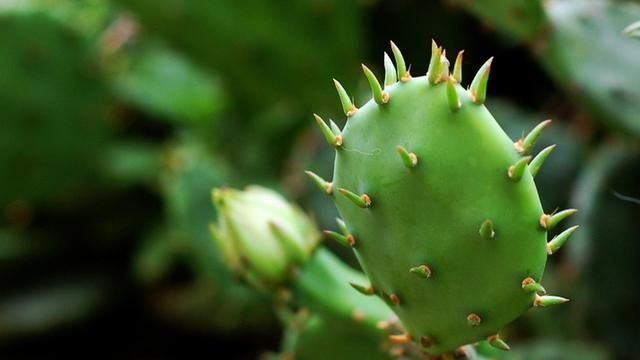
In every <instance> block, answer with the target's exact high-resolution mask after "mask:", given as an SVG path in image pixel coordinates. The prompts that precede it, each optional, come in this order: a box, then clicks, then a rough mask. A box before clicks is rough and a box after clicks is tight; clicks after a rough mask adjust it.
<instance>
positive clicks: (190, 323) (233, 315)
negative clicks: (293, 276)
mask: <svg viewBox="0 0 640 360" xmlns="http://www.w3.org/2000/svg"><path fill="white" fill-rule="evenodd" d="M164 165H165V167H164V169H163V171H162V173H161V189H162V194H163V197H164V200H165V207H166V208H165V211H166V227H163V228H160V229H159V230H157V231H155V232H154V234H153V235H152V236H151V237H149V238H148V239H147V241H146V242H145V243H144V245H143V246H142V247H141V248H140V251H139V254H138V257H137V260H136V262H135V264H134V265H135V267H134V270H135V272H136V275H137V277H138V278H139V279H140V280H141V281H142V282H143V283H145V284H147V285H155V287H156V290H155V291H153V294H154V295H153V300H151V306H152V307H153V308H154V309H155V310H156V311H157V312H158V315H160V316H162V317H166V318H170V319H172V320H173V321H174V322H176V323H179V324H183V325H184V326H187V327H191V328H194V327H195V328H206V329H211V328H212V329H218V330H226V331H232V330H236V331H237V330H239V329H241V328H242V327H243V326H249V327H251V328H253V329H254V330H259V329H264V328H265V327H266V326H268V325H269V324H270V323H272V321H273V319H272V315H271V309H270V307H269V306H267V302H266V301H265V299H263V298H262V297H261V296H260V295H258V294H257V293H256V292H255V291H253V290H252V289H250V288H248V287H246V286H244V285H243V284H241V283H239V281H238V280H237V279H236V277H235V276H234V275H233V274H232V273H231V272H230V271H229V270H228V269H227V267H226V266H225V264H224V262H223V260H222V257H221V256H220V254H219V253H218V249H217V247H216V246H215V243H214V241H213V239H212V237H211V234H210V233H209V228H208V225H209V223H210V222H214V221H215V219H216V217H215V209H214V207H213V205H212V203H211V190H212V189H213V187H216V186H222V185H224V184H225V183H226V182H227V181H228V179H229V172H230V170H229V169H228V168H227V166H226V164H224V163H223V162H221V161H219V160H217V159H215V158H214V157H213V156H211V155H209V154H208V152H207V150H206V147H204V146H203V145H202V144H200V143H198V142H197V141H195V140H194V139H192V138H187V139H184V140H183V141H181V142H179V143H177V144H175V145H174V146H172V147H171V148H170V149H169V150H168V151H167V153H166V155H165V161H164ZM176 272H179V273H182V277H181V278H180V279H181V280H179V281H177V282H169V283H167V282H168V281H169V280H170V279H171V278H172V277H173V276H174V274H175V273H176ZM159 284H166V285H165V286H164V287H163V288H158V285H159Z"/></svg>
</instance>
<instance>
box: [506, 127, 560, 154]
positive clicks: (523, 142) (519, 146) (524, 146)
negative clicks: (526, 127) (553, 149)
mask: <svg viewBox="0 0 640 360" xmlns="http://www.w3.org/2000/svg"><path fill="white" fill-rule="evenodd" d="M550 124H551V120H545V121H543V122H541V123H540V124H538V125H537V126H536V127H534V128H533V129H532V130H531V131H530V132H529V133H528V134H527V136H525V137H523V138H521V139H520V140H518V141H516V142H514V143H513V147H514V148H515V149H516V151H518V152H519V153H520V154H522V155H528V154H529V153H530V152H531V150H532V149H533V147H534V146H535V145H536V142H537V141H538V139H539V138H540V135H541V134H542V131H543V130H544V129H546V128H547V127H548V126H549V125H550Z"/></svg>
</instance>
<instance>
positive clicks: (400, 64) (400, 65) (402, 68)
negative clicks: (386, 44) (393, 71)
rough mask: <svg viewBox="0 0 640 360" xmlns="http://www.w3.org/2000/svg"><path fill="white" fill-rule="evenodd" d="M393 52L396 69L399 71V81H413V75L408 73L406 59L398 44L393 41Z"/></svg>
mask: <svg viewBox="0 0 640 360" xmlns="http://www.w3.org/2000/svg"><path fill="white" fill-rule="evenodd" d="M391 51H392V52H393V56H394V57H395V58H396V67H397V69H398V79H400V81H401V82H407V81H409V80H411V74H409V71H407V66H406V65H405V62H404V57H403V56H402V53H401V52H400V49H399V48H398V47H397V46H396V44H395V43H394V42H393V41H391Z"/></svg>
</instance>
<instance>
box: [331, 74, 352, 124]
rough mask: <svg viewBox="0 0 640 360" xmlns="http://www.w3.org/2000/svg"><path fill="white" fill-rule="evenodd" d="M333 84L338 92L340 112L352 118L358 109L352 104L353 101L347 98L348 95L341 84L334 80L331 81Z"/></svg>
mask: <svg viewBox="0 0 640 360" xmlns="http://www.w3.org/2000/svg"><path fill="white" fill-rule="evenodd" d="M333 83H334V84H335V86H336V90H337V91H338V97H340V103H341V104H342V110H343V111H344V114H345V115H347V117H351V116H353V115H354V114H355V113H356V111H358V108H357V107H356V106H355V105H354V104H353V101H351V99H350V98H349V94H347V91H346V90H345V89H344V87H343V86H342V84H340V82H339V81H338V80H336V79H333Z"/></svg>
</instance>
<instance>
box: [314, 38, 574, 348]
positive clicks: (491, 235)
mask: <svg viewBox="0 0 640 360" xmlns="http://www.w3.org/2000/svg"><path fill="white" fill-rule="evenodd" d="M392 49H393V53H394V56H395V58H396V68H397V70H396V69H394V68H393V66H392V65H391V64H389V63H388V62H387V65H386V72H387V73H386V76H385V79H393V80H395V79H398V80H399V81H385V85H384V87H382V86H381V85H380V84H379V83H378V81H377V80H376V79H375V78H373V77H372V76H371V74H369V73H368V72H366V71H365V75H366V76H367V78H368V79H369V82H370V84H371V85H372V86H371V88H372V93H373V95H374V98H373V99H372V100H371V101H369V102H367V103H366V104H364V105H363V106H361V107H359V108H358V107H357V106H356V104H355V103H354V102H353V101H352V100H351V98H350V97H349V96H348V94H347V92H346V91H345V89H344V88H343V87H342V86H339V83H338V82H336V88H337V90H338V95H339V98H340V101H341V103H342V107H343V109H344V112H345V114H346V116H347V119H348V121H347V124H346V126H345V127H344V129H342V130H340V129H339V128H337V126H335V125H333V122H332V126H331V127H329V130H330V131H331V133H332V134H333V136H327V137H328V140H329V144H330V145H331V146H333V147H334V148H335V149H336V159H335V164H334V176H333V180H332V181H325V180H322V178H321V177H319V176H317V175H315V174H314V175H313V176H311V177H312V179H313V180H314V182H315V183H316V184H317V185H319V186H320V187H321V188H322V190H323V191H324V193H326V194H328V196H330V197H332V198H333V199H334V201H335V203H336V206H337V208H338V210H339V212H340V214H341V215H342V217H343V219H344V223H343V224H341V229H342V231H343V233H342V234H335V235H334V236H333V237H334V238H336V239H337V240H339V242H341V243H343V244H346V245H347V246H351V247H353V248H354V251H355V253H356V256H357V257H358V260H359V261H360V263H361V265H362V267H363V269H364V270H365V272H366V273H367V275H368V277H369V282H368V283H365V284H361V285H363V286H364V287H366V288H370V289H371V291H370V293H372V294H375V295H377V296H379V297H380V298H382V299H383V300H385V302H387V304H389V305H390V306H391V307H392V309H393V310H394V312H395V313H396V314H397V315H398V316H399V318H400V320H401V321H402V324H403V325H404V327H405V328H406V331H407V332H406V334H405V336H406V338H408V339H412V340H413V341H414V342H415V343H416V344H420V346H422V347H423V349H424V351H426V352H427V353H429V354H433V355H437V354H443V353H450V352H452V351H454V350H456V349H457V348H459V347H460V346H463V345H465V344H468V343H473V342H476V341H479V340H483V339H487V340H488V341H489V343H490V344H492V345H493V346H495V347H497V348H500V349H503V350H508V348H509V347H508V345H507V344H506V343H505V342H504V341H503V340H502V339H500V337H499V336H498V332H499V330H500V329H501V328H503V327H504V326H505V325H507V324H508V323H510V322H511V321H512V320H514V319H515V318H517V317H518V316H519V315H520V314H522V313H523V312H524V311H526V310H527V309H529V308H531V307H534V306H541V307H544V306H550V305H555V304H559V303H563V302H566V301H567V299H564V298H561V297H557V296H547V295H543V294H544V288H542V286H541V285H540V281H541V278H542V273H543V270H544V267H545V263H546V260H547V255H551V254H553V253H555V252H556V251H557V250H558V248H559V247H560V246H561V245H562V244H564V242H565V241H566V239H568V237H569V236H570V235H571V233H572V231H573V230H575V229H572V230H571V231H569V232H563V233H561V234H560V235H558V237H556V238H555V239H554V240H552V241H550V242H549V243H547V231H548V230H550V229H551V227H552V226H551V225H554V224H555V223H556V220H560V219H562V218H564V217H565V215H566V213H562V215H561V213H558V214H548V215H547V214H545V213H544V211H543V209H542V206H541V204H540V200H539V197H538V193H537V190H536V187H535V184H534V181H533V176H534V175H535V172H537V169H539V168H540V165H542V162H543V161H544V159H545V158H546V156H547V155H549V152H550V151H543V152H541V153H540V155H538V156H536V157H535V158H532V156H531V152H530V150H531V148H532V146H533V144H534V143H535V141H536V139H537V138H538V137H539V136H540V134H541V132H542V131H543V129H544V128H545V127H546V126H548V125H549V122H543V123H541V124H540V125H539V126H537V127H535V128H534V129H533V130H532V131H531V132H530V133H529V134H528V135H527V136H524V137H523V138H522V139H520V140H517V141H515V142H514V141H512V140H511V139H509V137H508V136H507V135H506V134H505V133H504V132H503V131H502V129H501V128H500V126H499V125H498V123H497V122H496V120H495V119H494V118H493V116H492V115H491V113H490V112H489V111H488V110H487V109H486V107H485V106H484V105H483V104H484V101H485V99H486V94H487V83H488V80H489V72H490V69H491V63H492V59H489V60H488V61H487V62H486V63H485V64H484V65H483V66H482V67H481V68H480V70H479V71H478V73H477V74H476V76H475V77H474V79H473V81H472V82H471V85H470V86H469V88H468V89H467V90H465V89H464V88H463V87H462V85H461V82H462V69H461V64H462V61H461V57H462V54H460V55H458V58H457V60H456V61H455V65H454V68H453V70H452V71H450V66H449V64H450V62H449V60H448V59H447V57H446V51H445V50H444V49H442V48H441V47H439V46H437V44H436V43H435V42H433V43H432V55H431V60H430V62H429V70H428V72H427V74H426V76H420V77H412V75H411V74H410V73H409V71H408V70H407V68H406V67H405V66H404V59H403V57H402V54H401V52H400V50H399V49H398V48H397V47H396V46H395V45H394V44H393V43H392ZM318 123H319V124H320V127H321V129H323V132H324V133H325V135H327V130H326V124H325V123H324V122H323V121H318ZM336 139H339V140H340V141H335V140H336ZM530 162H531V163H530Z"/></svg>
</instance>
